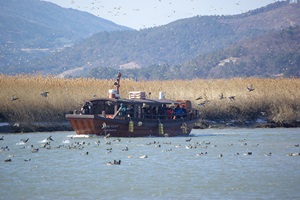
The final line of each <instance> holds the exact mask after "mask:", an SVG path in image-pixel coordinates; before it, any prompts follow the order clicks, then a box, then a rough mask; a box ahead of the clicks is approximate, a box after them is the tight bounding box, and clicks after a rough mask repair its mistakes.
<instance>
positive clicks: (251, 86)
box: [195, 84, 255, 107]
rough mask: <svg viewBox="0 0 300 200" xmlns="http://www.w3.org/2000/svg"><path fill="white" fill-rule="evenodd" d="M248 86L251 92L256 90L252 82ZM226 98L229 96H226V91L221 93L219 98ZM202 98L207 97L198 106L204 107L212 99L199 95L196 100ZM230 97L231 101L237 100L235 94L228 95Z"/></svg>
mask: <svg viewBox="0 0 300 200" xmlns="http://www.w3.org/2000/svg"><path fill="white" fill-rule="evenodd" d="M246 88H247V90H248V91H249V92H252V91H254V90H255V89H254V87H253V85H252V84H249V85H248V86H247V87H246ZM226 98H227V97H225V96H224V93H221V94H219V99H221V100H222V99H226ZM201 99H205V100H204V101H203V102H201V103H199V104H198V106H200V107H203V106H205V105H206V104H207V103H209V102H210V100H208V99H207V98H206V97H203V96H199V97H198V98H196V99H195V100H196V101H198V100H201ZM228 99H229V100H230V101H235V100H236V99H235V96H234V95H231V96H228Z"/></svg>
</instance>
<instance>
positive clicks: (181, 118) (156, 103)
mask: <svg viewBox="0 0 300 200" xmlns="http://www.w3.org/2000/svg"><path fill="white" fill-rule="evenodd" d="M120 78H121V73H120V72H119V73H118V78H117V82H115V86H116V89H113V90H109V97H108V98H94V99H91V100H90V101H89V102H86V103H85V104H84V105H83V107H82V109H81V110H80V111H77V110H75V111H74V112H73V114H67V115H66V118H67V119H68V120H69V122H70V124H71V126H72V127H73V129H74V130H75V132H76V134H78V135H89V134H95V135H103V136H111V137H144V136H187V135H189V134H190V132H191V130H192V128H193V126H194V124H195V123H196V122H197V121H198V120H199V114H198V112H197V110H195V109H193V108H192V104H191V101H189V100H167V99H164V95H163V93H162V92H161V93H160V98H159V99H149V98H146V94H145V92H142V91H133V92H129V98H128V99H126V98H120V95H119V87H120ZM174 111H175V112H176V113H174ZM172 112H173V113H172Z"/></svg>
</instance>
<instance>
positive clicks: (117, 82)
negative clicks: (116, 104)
mask: <svg viewBox="0 0 300 200" xmlns="http://www.w3.org/2000/svg"><path fill="white" fill-rule="evenodd" d="M121 76H122V74H121V72H120V71H119V72H118V75H117V81H116V82H115V83H114V85H115V86H116V89H117V95H116V98H120V93H119V88H120V79H121Z"/></svg>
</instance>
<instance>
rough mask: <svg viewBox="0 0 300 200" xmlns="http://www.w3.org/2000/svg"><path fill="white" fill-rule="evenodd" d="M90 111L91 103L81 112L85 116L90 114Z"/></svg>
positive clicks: (86, 104) (84, 106)
mask: <svg viewBox="0 0 300 200" xmlns="http://www.w3.org/2000/svg"><path fill="white" fill-rule="evenodd" d="M90 109H91V106H90V104H89V102H85V103H84V105H83V107H82V108H81V111H82V113H83V114H90Z"/></svg>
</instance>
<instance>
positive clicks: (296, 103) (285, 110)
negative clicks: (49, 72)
mask: <svg viewBox="0 0 300 200" xmlns="http://www.w3.org/2000/svg"><path fill="white" fill-rule="evenodd" d="M114 82H115V80H112V79H111V80H97V79H87V78H76V79H62V78H56V77H51V76H48V77H43V76H28V75H18V76H6V75H1V76H0V90H1V92H0V103H1V106H0V121H2V122H23V123H32V122H60V121H65V114H66V113H72V112H73V110H76V109H77V110H79V109H80V108H81V106H82V104H83V103H84V101H88V100H89V99H91V98H93V97H107V96H108V90H109V89H115V87H114V85H113V84H114ZM120 84H121V87H120V96H121V97H122V98H128V93H129V92H130V91H145V92H146V94H147V97H148V98H158V95H159V92H160V91H162V92H165V97H166V98H167V99H189V100H192V103H193V105H194V107H195V108H196V109H198V110H199V112H200V114H201V117H202V119H204V120H219V121H230V120H237V121H240V122H243V121H247V120H257V119H265V120H267V121H269V122H275V123H291V124H292V123H295V122H299V121H300V79H286V78H278V79H261V78H233V79H213V80H203V79H195V80H172V81H138V82H136V81H133V80H129V79H122V78H121V83H120ZM251 85H252V86H251ZM247 87H248V88H250V89H254V90H253V91H249V90H248V89H247ZM42 92H48V93H47V96H45V95H44V96H43V95H41V93H42ZM149 92H151V95H149ZM197 98H198V100H196V99H197Z"/></svg>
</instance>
